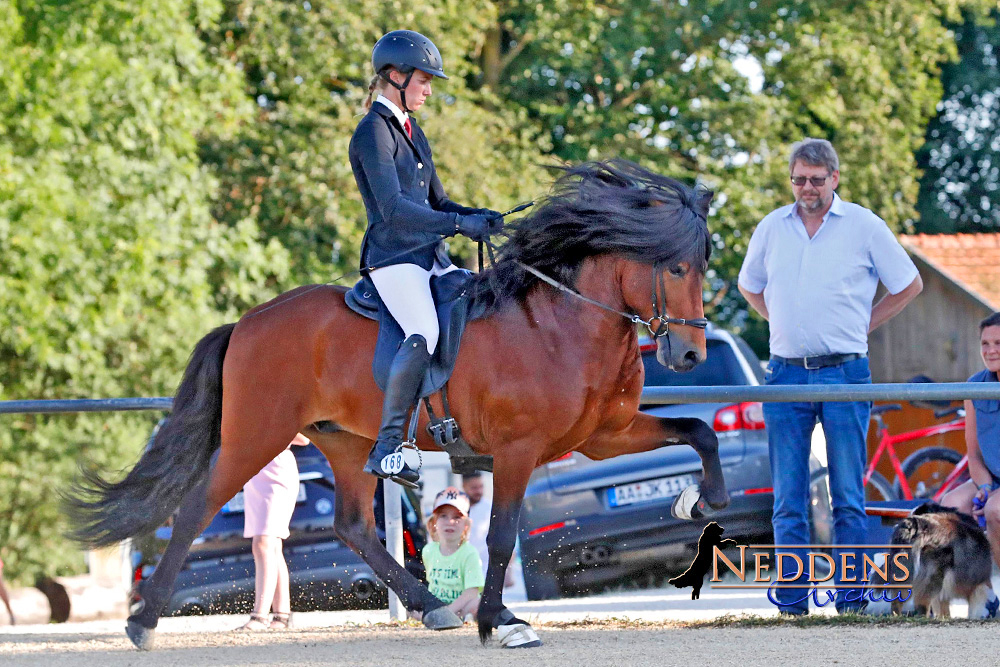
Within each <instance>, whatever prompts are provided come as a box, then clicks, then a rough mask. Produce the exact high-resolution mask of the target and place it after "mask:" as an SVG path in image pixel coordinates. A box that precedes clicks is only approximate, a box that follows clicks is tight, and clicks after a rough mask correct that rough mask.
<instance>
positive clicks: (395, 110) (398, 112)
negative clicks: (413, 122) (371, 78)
mask: <svg viewBox="0 0 1000 667" xmlns="http://www.w3.org/2000/svg"><path fill="white" fill-rule="evenodd" d="M375 101H376V102H380V103H382V104H384V105H386V106H387V107H389V111H391V112H392V115H393V116H395V117H396V120H398V121H399V126H400V127H403V126H404V125H406V118H407V116H406V114H405V113H404V112H403V110H402V109H400V108H399V107H397V106H396V105H395V104H393V103H392V100H390V99H389V98H388V97H386V96H385V95H379V96H378V97H376V98H375Z"/></svg>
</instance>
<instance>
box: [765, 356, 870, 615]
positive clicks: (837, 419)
mask: <svg viewBox="0 0 1000 667" xmlns="http://www.w3.org/2000/svg"><path fill="white" fill-rule="evenodd" d="M765 380H766V382H767V384H769V385H817V384H871V381H872V377H871V371H870V370H869V368H868V359H867V358H862V359H855V360H854V361H848V362H846V363H843V364H840V365H837V366H828V367H826V368H820V369H817V370H806V369H805V368H802V367H800V366H795V365H792V364H787V363H785V362H783V361H778V360H776V359H771V361H770V362H769V363H768V366H767V374H766V376H765ZM870 414H871V403H868V402H853V403H845V402H827V403H764V422H765V424H766V425H767V441H768V452H769V456H770V463H771V479H772V481H773V484H774V512H773V515H772V523H773V524H774V543H775V544H808V543H809V542H810V540H809V451H810V444H811V437H812V432H813V428H814V427H815V425H816V421H817V420H819V422H820V423H821V424H822V425H823V432H824V434H825V435H826V453H827V460H828V467H829V471H830V496H831V498H832V500H833V520H834V524H833V527H834V543H835V544H865V543H866V524H867V518H866V516H865V491H864V484H863V483H862V478H863V477H864V472H865V463H866V461H867V458H868V448H867V445H866V442H865V439H866V436H867V434H868V418H869V416H870ZM806 552H807V550H784V551H783V553H796V554H797V555H798V556H799V558H801V559H802V560H803V561H804V562H805V565H806V568H805V569H806V572H805V573H803V574H802V575H801V576H800V577H799V579H798V580H797V581H796V582H794V583H796V584H805V583H808V582H807V579H808V577H807V573H808V560H807V557H806ZM841 553H853V554H855V555H854V560H853V561H851V560H849V561H848V562H849V563H850V562H853V563H855V564H856V566H857V567H856V569H855V570H854V571H853V572H852V573H850V575H851V576H853V577H857V579H858V581H859V582H860V581H861V578H862V574H863V563H862V561H861V560H860V559H861V558H862V553H863V551H860V550H855V549H844V550H840V549H835V550H834V562H835V563H836V568H835V569H836V571H837V576H836V577H835V579H834V582H835V583H837V584H842V583H843V572H842V571H841V567H840V564H841V556H840V554H841ZM776 558H777V557H776ZM783 561H784V565H785V578H788V577H789V576H790V575H791V574H794V573H795V571H796V570H797V566H796V564H795V561H794V560H792V559H791V558H784V559H783ZM776 566H777V564H775V567H776ZM827 583H829V582H827ZM808 592H809V589H806V588H781V587H779V588H778V589H777V590H776V591H775V595H774V597H775V599H777V600H778V603H779V607H780V608H781V610H782V611H789V612H792V613H801V612H803V611H806V610H807V609H808V608H809V602H808V600H807V599H804V598H805V596H806V594H807V593H808ZM862 594H863V589H862V588H861V587H860V586H859V588H857V589H853V590H850V591H849V590H846V589H840V590H839V591H838V593H837V601H836V607H837V609H838V610H847V609H851V608H857V607H858V606H859V604H858V601H859V600H860V598H861V595H862ZM818 596H819V599H820V600H821V601H825V600H827V599H828V598H827V597H826V594H825V591H822V590H821V591H819V593H818ZM786 603H787V604H786Z"/></svg>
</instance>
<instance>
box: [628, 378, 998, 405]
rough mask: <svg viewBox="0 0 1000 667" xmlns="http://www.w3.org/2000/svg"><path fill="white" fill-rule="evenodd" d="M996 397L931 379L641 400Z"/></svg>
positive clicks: (988, 388) (692, 390) (653, 391)
mask: <svg viewBox="0 0 1000 667" xmlns="http://www.w3.org/2000/svg"><path fill="white" fill-rule="evenodd" d="M968 399H1000V383H997V382H935V383H926V384H924V383H899V384H814V385H774V386H743V387H733V386H724V387H722V386H720V387H646V388H645V389H643V390H642V399H641V400H642V402H643V403H645V404H649V405H653V404H657V405H663V404H668V403H726V402H729V403H741V402H743V401H761V402H764V403H773V402H783V401H918V400H922V401H939V400H948V401H955V400H968Z"/></svg>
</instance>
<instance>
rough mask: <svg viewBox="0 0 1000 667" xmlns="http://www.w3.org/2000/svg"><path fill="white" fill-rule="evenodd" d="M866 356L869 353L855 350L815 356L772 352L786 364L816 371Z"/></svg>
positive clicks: (772, 356) (775, 357)
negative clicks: (794, 355)
mask: <svg viewBox="0 0 1000 667" xmlns="http://www.w3.org/2000/svg"><path fill="white" fill-rule="evenodd" d="M866 356H868V355H865V354H858V353H857V352H855V353H853V354H819V355H816V356H815V357H779V356H778V355H776V354H772V355H771V358H773V359H777V360H778V361H781V362H784V363H786V364H791V365H793V366H801V367H802V368H805V369H806V370H810V371H814V370H817V369H820V368H826V367H827V366H839V365H840V364H846V363H847V362H848V361H854V360H855V359H864V358H865V357H866Z"/></svg>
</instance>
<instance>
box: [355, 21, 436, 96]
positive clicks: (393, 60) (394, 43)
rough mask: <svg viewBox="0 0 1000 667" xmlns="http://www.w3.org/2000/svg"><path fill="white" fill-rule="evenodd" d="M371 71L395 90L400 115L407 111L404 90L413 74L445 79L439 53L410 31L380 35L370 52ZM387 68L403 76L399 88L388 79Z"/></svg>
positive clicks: (431, 44)
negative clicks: (398, 94) (415, 71)
mask: <svg viewBox="0 0 1000 667" xmlns="http://www.w3.org/2000/svg"><path fill="white" fill-rule="evenodd" d="M372 67H374V68H375V72H376V73H377V74H378V75H379V76H380V77H381V78H383V79H385V80H386V81H388V82H389V83H390V84H391V85H392V86H393V87H394V88H396V89H398V90H399V92H400V98H401V99H402V102H403V111H409V109H407V108H406V92H405V89H406V87H407V86H408V85H410V78H411V77H412V76H413V71H414V70H420V71H421V72H427V73H428V74H430V75H431V76H436V77H440V78H442V79H447V78H448V77H447V76H446V75H445V73H444V63H443V62H442V60H441V52H440V51H438V48H437V47H436V46H434V42H432V41H431V40H429V39H427V38H426V37H424V36H423V35H421V34H420V33H419V32H414V31H413V30H393V31H392V32H388V33H386V34H385V35H383V36H382V39H380V40H378V41H377V42H376V43H375V48H373V49H372ZM390 67H391V68H393V69H396V70H398V71H399V72H401V73H403V74H405V75H406V80H405V81H403V83H402V84H398V83H396V82H395V81H393V80H392V79H391V78H389V68H390Z"/></svg>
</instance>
